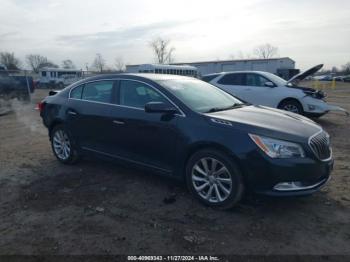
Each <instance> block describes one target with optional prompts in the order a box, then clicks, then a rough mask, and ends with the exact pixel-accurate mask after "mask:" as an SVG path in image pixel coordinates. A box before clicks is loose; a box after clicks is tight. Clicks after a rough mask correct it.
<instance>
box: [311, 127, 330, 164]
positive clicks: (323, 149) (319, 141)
mask: <svg viewBox="0 0 350 262" xmlns="http://www.w3.org/2000/svg"><path fill="white" fill-rule="evenodd" d="M309 147H310V149H311V151H312V152H313V153H314V154H315V156H316V157H317V158H318V159H319V160H321V161H329V160H330V159H332V149H331V148H330V141H329V135H328V134H327V133H326V132H325V131H324V130H320V131H319V132H317V133H316V134H314V135H312V136H311V137H310V138H309Z"/></svg>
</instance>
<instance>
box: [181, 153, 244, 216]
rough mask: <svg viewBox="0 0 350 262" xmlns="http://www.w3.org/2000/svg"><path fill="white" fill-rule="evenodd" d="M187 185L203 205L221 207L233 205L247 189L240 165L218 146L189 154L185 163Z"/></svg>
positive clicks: (227, 207)
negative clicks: (216, 148) (217, 147)
mask: <svg viewBox="0 0 350 262" xmlns="http://www.w3.org/2000/svg"><path fill="white" fill-rule="evenodd" d="M205 163H206V164H205ZM206 169H207V171H206ZM218 171H220V172H218ZM225 179H226V180H225ZM186 184H187V187H188V189H189V190H190V192H191V193H192V194H193V195H194V196H195V197H196V198H197V199H198V200H199V201H201V202H202V203H203V204H204V205H207V206H210V207H214V208H218V209H230V208H232V207H234V205H236V204H237V203H238V202H239V201H240V200H241V198H242V196H243V192H244V184H243V179H242V175H241V172H240V171H239V169H238V167H237V165H236V164H235V163H234V161H233V160H232V159H231V158H230V157H228V156H227V155H226V154H225V153H222V152H220V151H218V150H215V149H205V150H200V151H198V152H196V153H194V154H193V155H192V156H191V157H190V159H189V160H188V162H187V166H186ZM205 184H206V186H205ZM225 189H226V190H225ZM210 190H211V191H210ZM209 191H210V192H209Z"/></svg>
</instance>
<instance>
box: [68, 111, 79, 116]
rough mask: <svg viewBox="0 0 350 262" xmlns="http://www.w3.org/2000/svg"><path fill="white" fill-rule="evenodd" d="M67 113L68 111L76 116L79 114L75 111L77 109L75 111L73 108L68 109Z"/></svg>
mask: <svg viewBox="0 0 350 262" xmlns="http://www.w3.org/2000/svg"><path fill="white" fill-rule="evenodd" d="M67 113H68V114H69V115H73V116H76V115H77V114H78V113H77V112H75V111H73V110H68V111H67Z"/></svg>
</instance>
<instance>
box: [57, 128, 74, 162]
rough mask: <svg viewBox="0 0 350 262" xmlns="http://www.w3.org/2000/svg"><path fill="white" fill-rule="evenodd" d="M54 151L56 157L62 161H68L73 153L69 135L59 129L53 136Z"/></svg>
mask: <svg viewBox="0 0 350 262" xmlns="http://www.w3.org/2000/svg"><path fill="white" fill-rule="evenodd" d="M52 145H53V149H54V151H55V154H56V156H57V157H58V158H59V159H61V160H67V159H68V158H69V157H70V153H71V144H70V140H69V137H68V135H67V133H66V132H65V131H64V130H62V129H58V130H57V131H56V132H55V134H54V135H53V141H52Z"/></svg>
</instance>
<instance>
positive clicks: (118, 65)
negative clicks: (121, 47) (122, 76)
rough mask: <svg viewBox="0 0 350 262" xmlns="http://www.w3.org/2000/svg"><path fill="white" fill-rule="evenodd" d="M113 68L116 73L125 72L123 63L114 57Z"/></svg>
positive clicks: (119, 58) (120, 59) (121, 59)
mask: <svg viewBox="0 0 350 262" xmlns="http://www.w3.org/2000/svg"><path fill="white" fill-rule="evenodd" d="M114 65H115V68H116V69H117V71H118V72H124V71H125V63H124V61H123V58H122V57H116V58H115V60H114Z"/></svg>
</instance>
